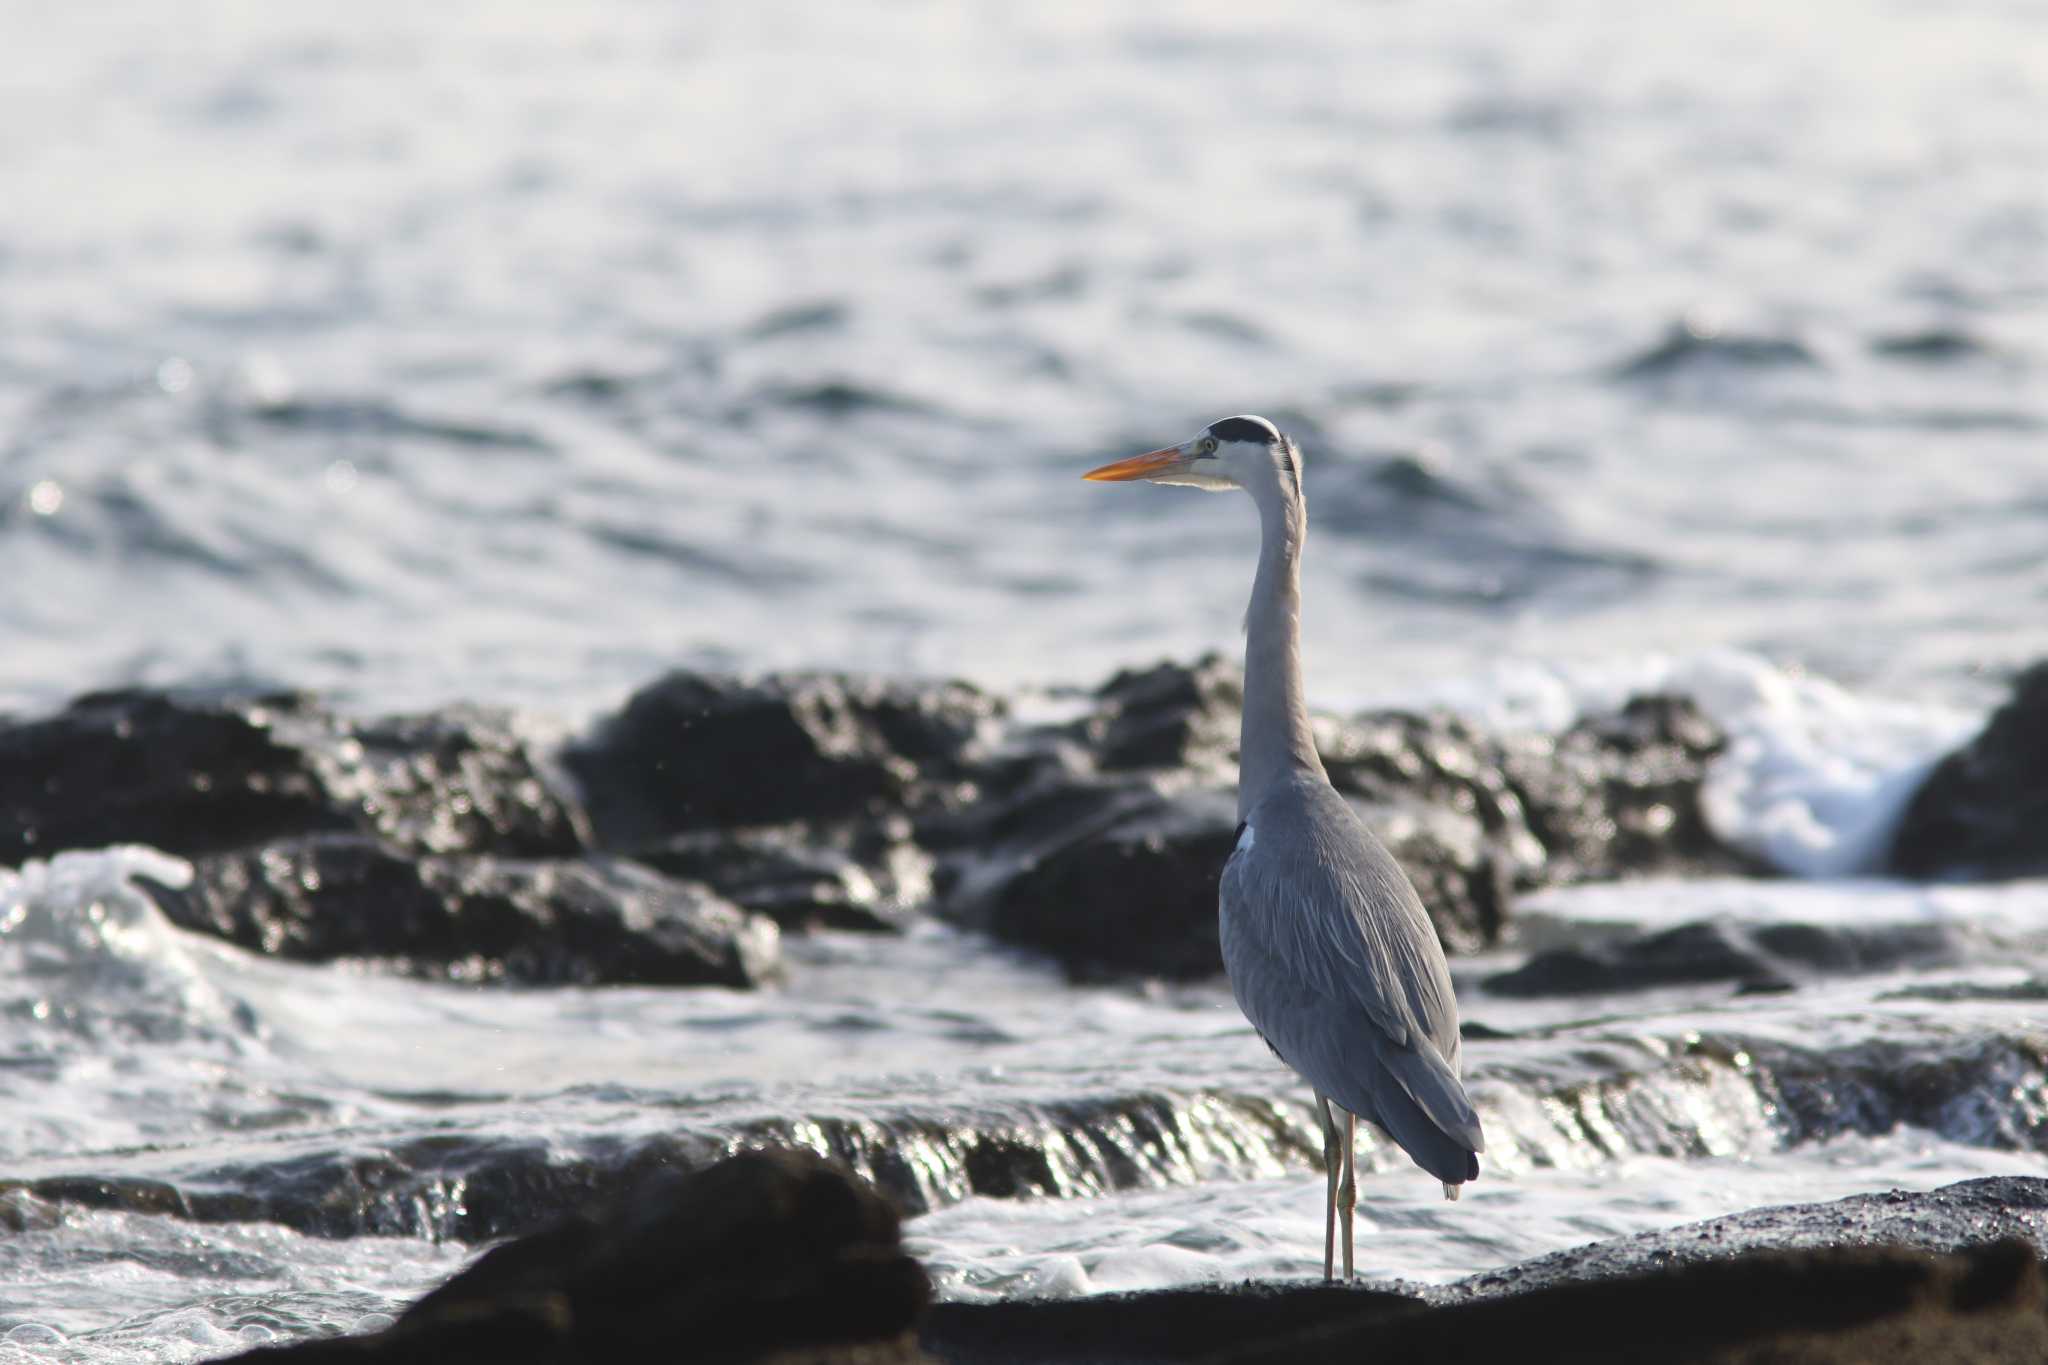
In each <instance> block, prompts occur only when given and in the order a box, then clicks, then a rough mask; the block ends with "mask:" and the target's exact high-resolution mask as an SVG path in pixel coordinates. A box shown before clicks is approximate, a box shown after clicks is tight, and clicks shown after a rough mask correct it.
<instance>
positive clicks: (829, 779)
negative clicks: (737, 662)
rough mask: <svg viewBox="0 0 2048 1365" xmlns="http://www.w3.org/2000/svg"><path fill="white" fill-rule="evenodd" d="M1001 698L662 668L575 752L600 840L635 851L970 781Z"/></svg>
mask: <svg viewBox="0 0 2048 1365" xmlns="http://www.w3.org/2000/svg"><path fill="white" fill-rule="evenodd" d="M1000 709H1001V708H1000V705H999V703H998V702H997V701H996V700H995V699H994V698H991V697H989V696H987V695H986V694H984V693H982V692H979V691H977V690H975V689H974V688H972V687H969V686H967V685H966V684H964V683H932V684H919V683H897V682H885V681H881V680H878V679H871V678H852V677H840V676H834V675H828V674H777V675H771V676H768V677H765V678H760V679H755V680H737V679H731V678H714V677H708V676H703V675H698V674H693V673H671V674H669V675H668V676H667V677H665V678H663V679H661V680H660V681H658V682H655V683H653V684H651V685H650V686H648V687H645V688H642V689H641V690H640V691H639V692H637V693H635V694H634V695H633V697H632V699H631V700H630V701H628V702H627V704H626V707H625V709H624V710H623V711H621V712H620V713H619V714H618V715H616V716H614V717H612V718H611V719H610V720H608V721H606V722H605V723H604V724H602V725H601V726H599V727H598V729H597V730H596V732H595V733H594V734H592V735H591V736H590V737H589V738H588V739H587V740H586V741H584V742H583V743H581V744H578V745H575V746H573V747H571V748H570V749H569V750H568V752H567V753H566V754H565V755H564V759H565V762H566V763H567V765H568V766H569V768H570V769H571V771H573V772H574V773H575V775H576V777H577V778H578V779H579V781H580V782H581V783H582V785H583V789H584V793H585V796H586V798H587V800H588V804H589V810H590V814H591V819H592V822H593V824H594V825H595V827H596V829H597V832H598V835H599V837H600V839H601V840H602V842H603V843H604V844H605V845H606V846H608V847H611V848H614V849H620V850H628V851H630V850H634V849H638V848H642V847H645V846H648V845H652V844H655V843H658V842H660V841H661V840H663V839H666V838H668V837H670V836H673V835H675V834H679V833H683V832H686V831H691V830H703V829H723V828H735V827H745V826H761V825H781V824H787V823H790V822H792V821H812V820H845V819H849V818H853V817H866V816H875V815H882V814H887V813H889V812H890V811H892V810H900V809H901V808H902V807H904V806H905V805H906V804H910V803H912V802H913V799H914V798H915V796H916V795H917V791H916V789H917V788H918V786H919V784H920V782H925V783H940V784H942V783H945V782H949V781H955V780H959V779H961V778H962V777H963V776H964V773H965V759H966V756H967V754H968V752H969V751H970V749H971V748H972V746H973V745H974V743H975V741H976V740H977V738H978V737H979V735H980V734H981V731H982V729H983V727H984V725H985V724H986V723H987V722H989V721H990V720H992V719H993V718H994V717H995V716H996V715H997V714H998V713H999V711H1000Z"/></svg>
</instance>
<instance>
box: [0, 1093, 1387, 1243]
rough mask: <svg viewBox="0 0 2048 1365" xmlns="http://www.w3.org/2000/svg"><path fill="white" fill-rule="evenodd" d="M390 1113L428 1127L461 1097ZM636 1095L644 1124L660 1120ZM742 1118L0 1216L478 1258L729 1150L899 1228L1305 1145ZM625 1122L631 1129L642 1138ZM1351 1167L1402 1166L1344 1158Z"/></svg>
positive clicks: (348, 1163) (987, 1115) (1203, 1128)
mask: <svg viewBox="0 0 2048 1365" xmlns="http://www.w3.org/2000/svg"><path fill="white" fill-rule="evenodd" d="M392 1098H393V1100H394V1101H401V1100H402V1101H403V1102H406V1103H410V1104H414V1105H418V1106H422V1107H423V1108H426V1109H429V1110H431V1109H432V1108H433V1107H435V1106H438V1105H444V1104H445V1105H449V1106H451V1107H453V1106H460V1105H462V1104H464V1103H465V1102H466V1100H467V1098H468V1097H465V1096H461V1095H441V1094H420V1095H413V1096H402V1097H401V1096H394V1097H392ZM664 1101H665V1097H661V1096H656V1097H652V1098H650V1099H649V1100H648V1102H647V1107H648V1108H654V1107H656V1106H660V1105H663V1104H664ZM764 1104H765V1105H766V1107H767V1108H768V1109H769V1110H770V1111H771V1112H768V1113H765V1114H764V1113H763V1112H761V1107H760V1106H757V1105H755V1104H754V1103H753V1102H751V1101H745V1102H741V1103H736V1104H734V1105H731V1106H727V1107H726V1109H725V1110H724V1112H722V1113H718V1114H712V1115H708V1116H707V1115H703V1114H702V1113H701V1111H702V1109H703V1106H702V1105H698V1104H691V1105H685V1106H679V1107H677V1108H676V1109H675V1110H674V1111H673V1112H674V1114H675V1117H673V1118H672V1119H667V1120H663V1121H661V1124H660V1129H659V1131H656V1132H653V1133H646V1132H641V1133H639V1134H637V1135H633V1134H628V1133H624V1132H622V1131H621V1129H622V1124H621V1122H620V1121H619V1118H618V1117H617V1116H616V1114H615V1115H614V1116H612V1117H611V1118H610V1119H609V1120H608V1121H606V1122H604V1123H603V1125H602V1127H601V1128H600V1129H598V1130H595V1131H589V1132H584V1133H558V1134H554V1135H551V1136H549V1137H548V1138H546V1139H542V1138H539V1137H534V1136H529V1135H525V1134H504V1133H498V1132H494V1131H491V1130H489V1129H488V1128H472V1127H468V1126H466V1125H463V1126H453V1125H451V1126H449V1127H448V1128H446V1130H445V1131H436V1132H431V1133H430V1134H428V1135H426V1136H409V1135H408V1134H411V1133H414V1132H416V1131H417V1129H416V1128H412V1127H394V1128H391V1129H385V1128H379V1127H374V1126H366V1125H362V1124H357V1125H339V1124H333V1123H325V1124H323V1123H321V1122H320V1121H319V1118H318V1117H317V1116H316V1117H315V1118H314V1121H313V1122H312V1123H310V1124H308V1125H307V1126H305V1127H300V1128H294V1129H290V1130H282V1129H281V1130H279V1131H278V1132H277V1133H276V1134H274V1135H273V1136H271V1137H270V1138H269V1139H268V1140H262V1141H251V1142H248V1143H245V1144H242V1145H240V1146H239V1147H238V1148H237V1149H236V1152H235V1156H234V1158H233V1159H232V1160H223V1159H222V1158H221V1157H220V1156H218V1155H209V1154H208V1153H207V1152H205V1151H197V1150H184V1149H167V1150H164V1151H162V1152H159V1153H150V1154H145V1155H141V1156H137V1157H134V1158H132V1159H129V1160H126V1161H124V1162H123V1169H124V1172H125V1173H124V1174H123V1175H121V1176H118V1177H110V1176H103V1175H92V1174H81V1173H77V1172H75V1171H71V1170H67V1169H63V1168H61V1167H60V1168H59V1169H57V1170H55V1171H49V1170H31V1171H26V1172H24V1171H20V1170H16V1171H14V1172H9V1173H0V1203H4V1201H7V1200H20V1201H31V1202H34V1203H35V1204H37V1205H38V1206H48V1207H53V1208H57V1209H58V1210H59V1211H60V1213H61V1211H62V1210H63V1209H64V1208H66V1207H73V1206H75V1207H84V1208H99V1209H119V1210H126V1211H129V1212H136V1213H153V1214H162V1215H164V1216H168V1217H176V1218H184V1219H190V1220H193V1221H195V1222H205V1223H218V1222H236V1223H247V1222H263V1223H276V1224H279V1225H280V1226H284V1227H289V1228H292V1229H295V1230H297V1231H300V1232H304V1233H308V1234H311V1235H314V1236H319V1237H360V1236H395V1237H426V1238H432V1239H434V1240H436V1241H460V1242H482V1241H488V1240H493V1239H496V1238H501V1237H506V1236H514V1235H518V1234H520V1233H524V1232H527V1231H530V1230H532V1229H533V1228H535V1227H537V1226H539V1225H540V1224H541V1223H542V1222H544V1221H545V1220H547V1219H549V1218H552V1217H555V1216H558V1215H561V1214H564V1213H568V1212H570V1211H573V1210H574V1209H576V1208H579V1207H581V1206H582V1205H583V1204H584V1203H586V1202H588V1201H590V1200H592V1199H599V1198H614V1197H616V1196H617V1195H618V1193H619V1192H620V1191H622V1190H626V1189H629V1188H631V1187H632V1186H633V1185H634V1184H635V1183H636V1182H637V1181H639V1180H640V1179H642V1178H644V1177H645V1176H646V1175H648V1174H649V1173H651V1172H655V1171H661V1170H698V1169H701V1168H703V1167H705V1166H708V1165H710V1164H712V1163H713V1162H715V1161H717V1160H719V1159H721V1158H723V1157H725V1156H728V1155H730V1154H731V1153H733V1152H735V1151H744V1150H754V1149H763V1148H795V1149H805V1150H811V1151H817V1152H820V1153H822V1154H826V1155H829V1156H830V1157H832V1159H834V1160H835V1161H838V1162H840V1163H841V1164H843V1165H844V1166H846V1167H847V1168H848V1169H850V1170H852V1171H853V1172H854V1173H855V1174H856V1175H858V1176H859V1177H860V1178H861V1179H863V1180H865V1181H867V1182H869V1183H870V1184H872V1185H873V1186H874V1187H875V1188H876V1189H878V1190H880V1191H881V1192H882V1193H883V1194H884V1195H886V1196H887V1197H888V1198H889V1199H890V1200H891V1201H892V1202H893V1203H894V1204H895V1206H896V1207H897V1209H899V1210H900V1211H901V1212H903V1213H904V1214H905V1215H911V1214H918V1213H924V1212H927V1211H929V1210H931V1209H934V1208H940V1207H943V1206H945V1205H948V1204H952V1203H956V1202H958V1201H959V1200H961V1199H964V1198H966V1197H968V1196H970V1195H978V1196H981V1197H984V1198H992V1199H1075V1198H1080V1197H1083V1196H1087V1195H1094V1194H1100V1193H1102V1192H1104V1191H1107V1190H1119V1189H1133V1188H1152V1187H1159V1186H1163V1185H1168V1184H1174V1183H1183V1184H1184V1183H1189V1182H1191V1181H1193V1180H1195V1179H1197V1178H1200V1177H1225V1178H1238V1179H1251V1178H1253V1177H1256V1176H1262V1175H1269V1174H1270V1173H1271V1172H1272V1171H1273V1170H1274V1169H1275V1168H1276V1167H1278V1166H1282V1165H1291V1166H1295V1167H1298V1168H1300V1169H1301V1170H1303V1171H1307V1170H1308V1169H1310V1167H1311V1164H1312V1161H1313V1160H1315V1159H1317V1158H1315V1157H1313V1156H1312V1151H1320V1148H1317V1147H1315V1143H1316V1142H1317V1141H1318V1139H1317V1137H1316V1135H1315V1128H1314V1125H1313V1122H1312V1120H1311V1119H1310V1117H1309V1112H1308V1107H1307V1104H1308V1101H1307V1097H1306V1096H1305V1095H1304V1096H1303V1097H1302V1098H1301V1100H1300V1101H1299V1104H1298V1106H1296V1107H1292V1108H1290V1107H1287V1106H1276V1105H1274V1104H1272V1103H1269V1102H1266V1101H1263V1100H1260V1099H1257V1098H1254V1097H1248V1096H1244V1095H1237V1094H1217V1093H1180V1092H1174V1093H1161V1092H1153V1091H1140V1092H1136V1093H1131V1092H1122V1093H1119V1092H1116V1091H1108V1092H1107V1093H1102V1094H1097V1095H1084V1096H1077V1097H1074V1098H1068V1099H1058V1100H1051V1099H1048V1100H1043V1101H1039V1102H1032V1101H1026V1100H1019V1099H1010V1100H1008V1101H1004V1100H1002V1099H1000V1098H997V1099H984V1100H976V1101H973V1102H959V1103H953V1102H947V1101H945V1100H928V1101H926V1102H925V1103H923V1104H921V1105H920V1104H912V1105H910V1106H909V1107H907V1108H906V1107H905V1106H902V1105H890V1106H887V1107H882V1108H876V1107H874V1106H866V1105H862V1104H860V1103H858V1102H854V1103H851V1104H849V1105H848V1106H847V1107H844V1108H840V1109H837V1110H834V1109H826V1110H823V1111H810V1112H799V1113H784V1112H781V1110H780V1109H779V1108H776V1107H774V1106H773V1105H772V1104H767V1103H766V1102H764ZM645 1126H646V1125H645V1124H644V1123H643V1124H641V1127H643V1128H644V1127H645ZM1360 1159H1361V1163H1362V1169H1381V1168H1383V1167H1385V1166H1388V1165H1391V1164H1392V1163H1393V1162H1395V1161H1396V1160H1398V1161H1400V1162H1402V1163H1406V1161H1407V1157H1406V1156H1405V1155H1404V1154H1400V1153H1398V1152H1395V1153H1391V1154H1390V1153H1389V1152H1387V1151H1385V1150H1383V1144H1376V1143H1375V1142H1374V1140H1372V1139H1370V1138H1361V1140H1360Z"/></svg>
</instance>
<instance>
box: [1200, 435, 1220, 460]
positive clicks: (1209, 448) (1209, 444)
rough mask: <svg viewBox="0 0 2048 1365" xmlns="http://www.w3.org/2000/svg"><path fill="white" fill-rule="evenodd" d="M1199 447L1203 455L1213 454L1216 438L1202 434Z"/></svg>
mask: <svg viewBox="0 0 2048 1365" xmlns="http://www.w3.org/2000/svg"><path fill="white" fill-rule="evenodd" d="M1199 449H1200V450H1201V452H1202V453H1203V454H1204V455H1214V454H1215V453H1216V438H1215V437H1214V436H1204V437H1203V438H1202V444H1201V446H1200V447H1199Z"/></svg>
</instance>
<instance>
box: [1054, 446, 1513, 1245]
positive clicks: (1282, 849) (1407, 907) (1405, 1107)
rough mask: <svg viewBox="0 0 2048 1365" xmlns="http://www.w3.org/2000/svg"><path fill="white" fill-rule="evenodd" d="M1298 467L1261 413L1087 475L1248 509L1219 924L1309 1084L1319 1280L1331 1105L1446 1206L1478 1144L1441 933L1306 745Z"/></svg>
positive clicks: (1344, 1146)
mask: <svg viewBox="0 0 2048 1365" xmlns="http://www.w3.org/2000/svg"><path fill="white" fill-rule="evenodd" d="M1300 468H1301V465H1300V458H1299V453H1298V452H1297V451H1296V450H1295V449H1294V446H1293V443H1292V442H1291V441H1289V440H1288V439H1287V438H1286V437H1285V436H1283V435H1281V434H1280V433H1279V432H1278V431H1277V430H1276V429H1275V428H1274V427H1273V426H1272V424H1271V423H1269V422H1267V421H1265V419H1263V418H1255V417H1233V418H1226V419H1224V420H1223V421H1219V422H1216V423H1214V424H1212V425H1211V426H1210V427H1209V428H1208V429H1207V430H1206V431H1205V432H1204V433H1203V434H1202V435H1200V436H1198V437H1196V438H1194V439H1193V440H1191V441H1188V442H1185V443H1183V444H1182V445H1179V446H1174V447H1169V448H1167V449H1163V450H1157V451H1153V452H1150V453H1149V454H1146V455H1139V456H1135V457H1133V458H1132V459H1129V460H1123V461H1119V462H1118V463H1116V464H1113V465H1107V466H1104V467H1103V468H1101V469H1098V470H1094V471H1091V472H1090V473H1089V475H1088V476H1087V477H1089V478H1091V479H1101V480H1109V481H1117V480H1123V479H1134V478H1135V479H1146V480H1149V481H1152V482H1157V483H1179V484H1191V485H1193V486H1195V487H1200V488H1208V489H1227V488H1241V489H1243V490H1244V491H1245V492H1247V493H1249V494H1250V495H1251V497H1252V501H1253V502H1254V503H1255V504H1256V505H1257V507H1258V509H1259V518H1260V528H1261V537H1260V549H1259V565H1258V572H1257V574H1256V576H1255V577H1254V579H1253V583H1252V596H1251V603H1250V606H1249V609H1248V610H1247V612H1246V614H1245V686H1244V717H1243V729H1242V732H1241V735H1240V740H1239V745H1238V750H1239V772H1238V818H1239V819H1240V820H1241V821H1243V825H1242V826H1241V827H1240V833H1239V838H1238V842H1237V846H1236V848H1235V849H1234V850H1233V851H1232V853H1231V855H1230V858H1229V861H1228V862H1226V863H1225V864H1224V868H1223V876H1222V881H1221V889H1220V895H1219V905H1218V915H1219V929H1220V931H1221V936H1222V944H1223V961H1224V965H1225V967H1226V969H1227V970H1228V972H1229V975H1230V987H1231V992H1232V994H1233V995H1235V996H1236V998H1237V1003H1238V1007H1239V1008H1240V1009H1242V1010H1243V1011H1244V1013H1245V1017H1246V1018H1247V1019H1249V1020H1250V1021H1251V1023H1252V1027H1253V1028H1255V1029H1257V1030H1258V1032H1259V1035H1260V1036H1261V1037H1262V1038H1264V1039H1265V1040H1266V1042H1267V1044H1268V1045H1270V1046H1271V1047H1272V1049H1273V1050H1274V1051H1275V1052H1276V1053H1278V1054H1279V1056H1280V1058H1281V1059H1282V1060H1283V1061H1285V1062H1286V1063H1287V1064H1288V1065H1289V1066H1291V1067H1293V1068H1294V1069H1295V1070H1296V1071H1298V1072H1300V1073H1301V1075H1302V1076H1303V1077H1304V1078H1305V1079H1306V1080H1307V1081H1308V1082H1309V1084H1310V1085H1311V1086H1313V1087H1314V1088H1315V1092H1316V1106H1317V1112H1318V1116H1319V1118H1320V1119H1321V1121H1322V1123H1323V1128H1324V1160H1325V1163H1326V1165H1327V1167H1328V1170H1327V1174H1328V1176H1329V1196H1330V1198H1329V1208H1328V1214H1329V1217H1328V1220H1327V1222H1326V1225H1325V1226H1326V1237H1325V1242H1324V1273H1325V1274H1326V1275H1328V1274H1331V1273H1332V1271H1333V1265H1332V1260H1333V1256H1334V1245H1335V1238H1336V1233H1337V1228H1338V1218H1339V1214H1340V1213H1341V1215H1342V1230H1343V1247H1344V1271H1345V1274H1346V1276H1347V1277H1348V1276H1349V1275H1350V1274H1351V1270H1352V1240H1351V1228H1352V1203H1353V1201H1354V1199H1355V1194H1354V1188H1355V1187H1354V1184H1353V1178H1352V1164H1351V1163H1352V1133H1351V1126H1350V1124H1349V1121H1348V1119H1347V1120H1346V1122H1345V1123H1344V1124H1343V1126H1342V1128H1341V1130H1340V1127H1339V1124H1338V1121H1337V1117H1336V1114H1335V1113H1333V1112H1332V1109H1331V1106H1332V1105H1334V1106H1335V1107H1336V1108H1337V1109H1338V1110H1340V1111H1342V1112H1344V1113H1346V1114H1348V1115H1353V1116H1356V1117H1358V1118H1362V1119H1365V1120H1367V1121H1368V1122H1371V1123H1374V1124H1376V1125H1378V1126H1379V1127H1380V1128H1381V1129H1383V1130H1384V1131H1385V1132H1386V1133H1387V1134H1388V1135H1389V1136H1391V1137H1392V1138H1393V1139H1394V1141H1395V1142H1396V1143H1398V1144H1399V1145H1400V1147H1401V1148H1402V1150H1404V1151H1406V1152H1407V1153H1408V1154H1409V1155H1410V1156H1411V1157H1413V1158H1414V1159H1415V1162H1416V1164H1417V1165H1419V1166H1421V1167H1422V1168H1423V1169H1424V1170H1426V1171H1428V1172H1429V1173H1430V1174H1431V1175H1434V1176H1435V1177H1437V1179H1439V1180H1441V1181H1443V1182H1444V1192H1445V1194H1446V1195H1448V1196H1450V1197H1452V1198H1455V1197H1456V1195H1457V1191H1458V1187H1459V1186H1460V1185H1461V1184H1462V1183H1464V1182H1465V1181H1468V1180H1476V1179H1477V1178H1478V1176H1479V1157H1478V1153H1480V1152H1482V1151H1484V1150H1485V1140H1484V1136H1483V1134H1482V1132H1481V1130H1480V1124H1479V1117H1478V1115H1477V1114H1476V1113H1474V1112H1473V1109H1472V1103H1471V1101H1470V1099H1468V1098H1467V1096H1466V1094H1465V1088H1464V1086H1463V1084H1462V1083H1461V1082H1460V1081H1459V1079H1458V1065H1459V1038H1458V1014H1457V1004H1456V1001H1455V999H1454V998H1453V995H1452V990H1451V978H1450V972H1449V969H1448V968H1447V967H1446V966H1445V963H1444V955H1443V949H1442V947H1441V946H1440V945H1439V944H1438V942H1437V938H1436V931H1435V930H1434V928H1432V927H1431V925H1430V922H1429V916H1428V915H1427V914H1426V913H1425V912H1424V910H1423V908H1422V902H1421V901H1420V900H1419V899H1418V898H1417V896H1416V894H1415V889H1414V887H1413V886H1412V885H1410V884H1409V881H1408V878H1407V876H1406V874H1404V873H1403V872H1402V871H1401V868H1400V865H1399V864H1398V863H1396V862H1395V861H1394V859H1393V857H1392V856H1391V855H1389V854H1388V852H1387V851H1386V849H1385V848H1383V847H1382V846H1381V845H1380V842H1379V841H1378V840H1377V839H1375V838H1374V837H1373V836H1372V833H1371V832H1370V831H1369V830H1367V829H1366V827H1365V825H1364V823H1363V822H1362V821H1360V820H1359V818H1358V816H1357V815H1356V814H1355V813H1354V812H1353V811H1352V809H1351V807H1350V805H1349V803H1347V802H1346V801H1345V800H1344V798H1343V797H1342V796H1340V795H1338V794H1337V792H1336V791H1335V789H1333V788H1332V787H1331V786H1330V781H1329V777H1328V774H1326V773H1325V772H1324V770H1323V764H1322V759H1321V758H1320V757H1319V756H1318V754H1317V752H1316V747H1315V740H1314V736H1313V732H1312V730H1311V728H1310V724H1309V715H1308V704H1307V700H1306V697H1305V694H1304V689H1303V684H1302V671H1301V626H1300V617H1301V549H1302V543H1303V541H1304V539H1305V537H1306V534H1307V523H1308V513H1307V504H1306V502H1305V500H1304V498H1303V495H1302V490H1301V479H1300Z"/></svg>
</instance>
